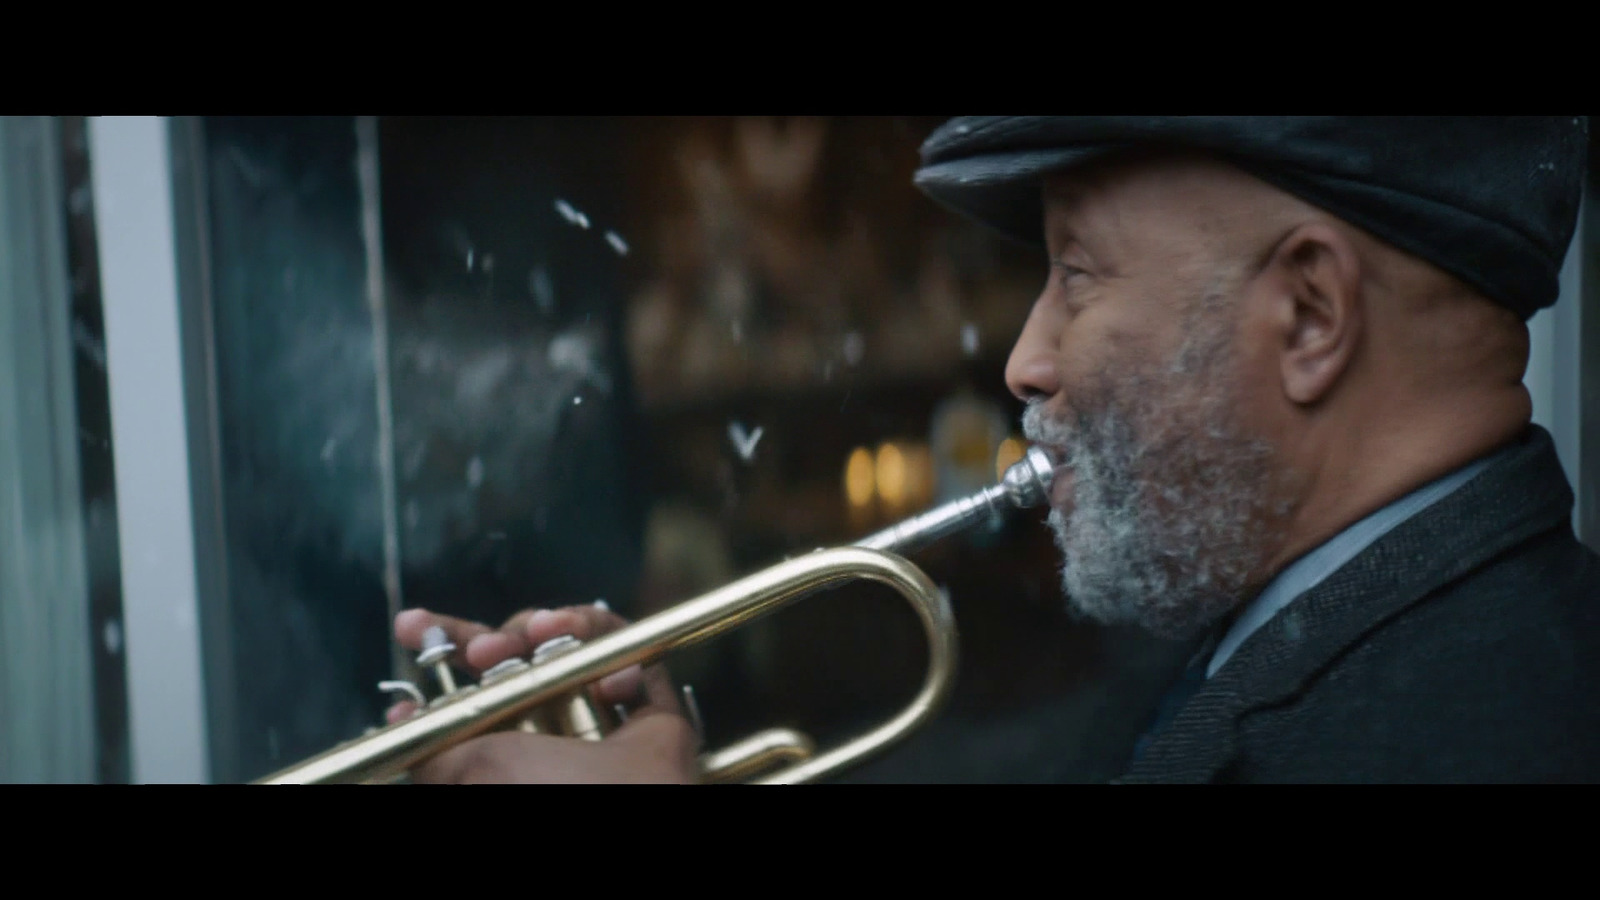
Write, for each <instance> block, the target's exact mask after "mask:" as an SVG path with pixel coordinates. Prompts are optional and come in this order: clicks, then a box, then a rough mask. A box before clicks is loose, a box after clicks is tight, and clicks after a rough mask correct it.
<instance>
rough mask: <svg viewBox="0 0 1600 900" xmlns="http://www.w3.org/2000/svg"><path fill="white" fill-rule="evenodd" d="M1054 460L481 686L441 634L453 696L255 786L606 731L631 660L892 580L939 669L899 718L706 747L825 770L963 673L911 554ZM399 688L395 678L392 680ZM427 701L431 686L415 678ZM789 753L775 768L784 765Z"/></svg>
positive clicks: (706, 773) (872, 747)
mask: <svg viewBox="0 0 1600 900" xmlns="http://www.w3.org/2000/svg"><path fill="white" fill-rule="evenodd" d="M1053 472H1054V465H1053V464H1052V463H1051V461H1050V459H1049V457H1048V456H1047V455H1046V454H1045V453H1044V451H1042V450H1040V449H1039V448H1037V447H1035V448H1030V449H1029V450H1028V452H1027V453H1026V454H1025V455H1024V457H1023V459H1022V460H1021V461H1019V462H1017V463H1016V464H1014V465H1012V466H1011V468H1010V469H1008V470H1007V471H1006V473H1005V475H1004V477H1003V478H1001V480H1000V482H999V483H998V484H996V485H994V486H992V487H989V488H986V489H984V490H982V491H979V492H977V493H975V494H972V495H970V496H968V497H964V498H961V499H958V500H955V501H952V502H949V503H946V504H944V505H942V506H939V507H936V508H934V509H932V510H930V511H928V512H925V513H922V514H921V515H918V516H914V517H912V518H910V519H908V520H906V521H904V522H901V523H899V524H896V525H893V526H890V527H889V528H886V529H884V530H882V531H879V532H877V533H875V534H873V535H871V536H869V537H867V538H864V539H862V540H860V541H857V542H856V543H854V544H852V545H849V546H845V547H836V548H832V549H818V550H816V551H814V552H812V553H808V554H806V555H804V556H800V557H798V558H795V559H790V560H786V561H784V562H781V563H778V564H776V565H774V566H771V567H768V568H766V569H763V570H761V571H758V572H756V573H754V574H752V575H749V576H746V577H744V578H742V579H740V580H738V581H735V582H734V583H732V584H729V585H727V586H725V587H721V588H718V589H716V590H713V591H710V592H708V593H706V594H702V595H701V596H699V597H696V598H694V599H691V600H688V601H685V602H684V603H681V604H679V605H677V606H674V607H672V608H671V609H667V610H663V611H662V612H659V613H656V614H655V615H652V616H649V617H647V618H644V619H641V620H639V621H638V622H635V623H633V624H632V625H629V626H626V627H624V628H622V629H619V630H617V631H614V632H612V633H610V634H606V635H602V636H601V637H598V638H595V639H594V640H592V641H589V642H588V643H583V642H580V641H578V640H576V639H575V638H571V637H568V638H558V639H557V640H555V641H551V642H549V643H547V644H545V645H544V646H541V647H540V648H538V649H537V650H536V651H535V652H534V653H533V655H532V657H531V658H530V659H529V660H522V659H512V660H507V661H505V662H504V663H501V664H500V665H498V666H495V667H494V668H492V669H490V670H489V671H488V672H485V673H484V675H483V677H482V678H481V679H480V681H479V682H478V683H477V684H471V685H465V686H460V687H458V686H457V685H456V684H455V681H454V679H453V678H452V677H451V675H450V672H449V669H448V666H447V664H446V663H445V662H444V657H445V656H447V655H448V653H449V651H450V649H451V648H450V647H449V646H448V645H442V644H437V643H435V645H434V646H431V647H427V648H425V649H424V652H423V655H422V657H421V658H419V660H418V661H419V663H422V664H424V665H430V664H431V665H432V666H433V667H434V668H435V671H436V672H437V673H438V676H439V681H440V683H441V686H442V687H443V689H444V693H443V694H442V695H441V696H439V697H437V698H435V699H434V700H432V701H431V702H427V703H425V704H422V705H421V708H420V709H419V710H418V712H417V713H416V714H414V715H413V716H412V717H411V718H409V719H407V720H405V721H402V722H396V723H394V724H392V725H388V726H386V727H384V728H381V729H375V730H371V731H369V732H368V733H367V734H366V735H363V736H362V737H359V738H355V739H353V740H350V741H347V742H345V743H343V744H340V745H338V746H336V747H334V748H333V749H331V750H328V751H326V752H324V753H321V754H319V755H317V756H314V757H312V758H310V759H308V760H305V761H303V762H300V763H298V764H296V765H293V766H290V767H289V768H286V769H283V770H281V771H279V772H276V773H274V774H272V775H269V776H267V777H265V778H261V779H258V780H256V781H255V782H253V783H254V784H334V783H390V782H394V781H397V780H403V779H404V778H405V776H406V774H407V773H408V772H409V770H410V769H411V768H412V767H414V766H416V765H417V764H418V763H420V762H422V761H423V760H426V759H428V758H430V757H431V756H434V755H436V754H438V753H441V752H443V751H445V750H447V749H449V748H451V747H454V746H456V745H458V744H460V743H462V742H464V741H467V740H470V739H472V738H474V737H478V736H480V735H483V734H487V733H489V732H492V731H498V730H502V729H508V728H517V729H520V730H523V731H528V732H534V733H545V734H561V735H567V736H572V737H577V738H581V739H585V740H600V739H601V738H603V737H604V736H605V734H607V733H608V732H609V731H610V730H611V729H612V728H614V727H615V726H616V724H617V717H616V716H614V715H612V714H610V713H609V712H608V711H606V710H604V709H603V708H602V707H601V705H600V704H598V703H596V702H594V701H593V699H592V697H591V695H590V686H591V685H592V684H593V683H594V682H596V681H598V680H600V679H601V678H604V677H605V676H607V675H610V674H611V673H613V672H617V671H620V670H622V669H625V668H627V667H628V666H631V665H650V664H651V663H653V662H656V661H657V660H659V659H661V658H662V657H663V656H665V655H666V654H668V653H671V652H672V651H674V650H677V649H680V648H683V647H687V646H690V645H692V644H696V643H699V642H702V641H705V640H708V639H710V638H713V637H715V636H717V635H719V634H722V633H724V632H727V631H729V630H731V629H733V628H736V627H738V626H739V625H741V624H744V623H746V622H749V621H750V620H752V619H754V618H756V617H758V616H761V615H765V614H767V613H770V612H773V611H775V610H778V609H781V608H783V607H784V606H787V605H788V604H790V603H792V602H794V601H795V600H797V599H799V598H800V597H803V596H806V595H808V594H811V593H813V592H816V591H819V590H822V589H824V588H827V587H829V586H831V585H836V584H838V583H840V582H843V581H847V580H851V579H861V578H864V579H867V580H870V581H876V582H879V583H881V584H884V585H887V586H889V587H891V588H893V589H894V590H896V591H897V592H899V593H900V594H901V595H902V596H903V597H904V598H905V599H906V601H907V602H909V603H910V604H911V607H912V609H913V610H914V611H915V612H916V614H917V617H918V618H919V620H920V621H921V623H922V626H923V630H924V632H925V633H926V636H927V639H928V653H929V657H928V671H927V675H926V677H925V679H924V681H923V684H922V687H921V689H920V690H919V691H918V693H917V695H916V696H915V697H914V698H913V699H912V701H911V703H910V704H909V705H907V706H906V707H905V708H904V709H903V710H902V711H901V712H900V713H899V714H898V715H896V716H895V717H894V718H892V719H890V720H889V721H887V722H885V723H883V724H882V725H879V726H878V727H876V728H873V729H871V730H869V731H867V732H866V733H864V734H861V735H859V736H857V737H855V738H852V739H850V740H848V741H846V742H844V743H843V744H841V745H839V746H837V747H835V748H834V749H832V750H829V751H828V752H826V753H823V754H821V755H815V747H814V746H813V744H812V741H811V739H810V738H809V737H807V736H806V735H804V734H801V733H799V732H796V731H793V730H791V729H785V728H773V729H768V730H766V731H762V732H758V733H757V734H755V735H752V736H751V737H748V738H745V739H744V740H741V741H738V742H736V743H734V744H733V745H731V746H729V747H726V748H723V749H721V750H716V751H710V752H707V753H703V754H702V755H701V756H700V757H699V767H700V773H701V777H702V780H704V781H706V782H729V781H739V780H742V779H744V778H746V777H747V776H751V775H753V774H755V773H759V772H768V774H766V775H763V776H760V777H757V778H754V779H752V783H759V784H797V783H802V782H807V781H814V780H816V779H818V778H821V777H823V776H825V775H828V774H830V773H832V772H835V771H838V770H839V769H842V768H844V767H846V766H849V765H852V764H854V763H857V762H860V761H861V760H863V759H865V758H867V757H869V756H871V755H873V754H875V753H877V752H879V751H881V750H882V749H884V748H885V747H887V746H889V745H890V744H892V743H894V742H896V741H898V740H900V739H901V738H903V737H905V736H906V735H907V734H908V733H910V732H911V731H912V730H913V729H915V728H917V727H919V726H920V725H922V724H924V723H925V722H927V721H928V720H929V719H930V718H931V717H932V716H933V715H934V714H936V713H937V712H938V710H939V709H940V707H941V706H942V704H943V702H944V701H945V699H946V698H947V697H948V695H949V693H950V688H951V686H952V684H953V683H954V678H955V668H956V656H957V637H956V627H955V621H954V617H953V615H952V613H951V610H950V605H949V601H948V600H947V599H946V598H945V597H944V595H943V594H942V593H941V592H940V591H939V589H938V588H937V587H936V586H935V585H934V584H933V583H932V581H930V580H929V578H928V576H927V575H926V573H924V572H923V571H922V570H921V569H919V568H917V567H916V566H915V565H913V564H912V563H910V562H909V561H907V560H906V559H905V558H904V557H903V556H902V554H905V553H909V552H910V551H912V550H914V549H917V548H919V547H922V546H925V545H926V544H928V543H930V542H932V541H935V540H938V539H939V538H942V537H944V536H946V535H949V534H952V533H955V532H957V531H961V530H964V529H966V528H968V527H972V526H974V525H978V524H981V523H983V522H986V521H990V520H992V519H993V518H995V517H999V516H1003V515H1006V514H1008V513H1010V512H1013V511H1015V510H1017V509H1025V508H1028V507H1033V506H1037V505H1039V504H1041V503H1043V502H1044V501H1045V499H1046V498H1047V496H1048V493H1049V485H1050V479H1051V476H1052V474H1053ZM386 684H389V685H391V686H392V684H393V683H386ZM406 687H407V688H408V689H409V691H410V692H412V693H413V696H415V697H416V698H417V699H421V693H420V691H416V690H415V688H412V687H410V686H409V685H407V686H406ZM781 762H792V763H793V764H792V765H789V766H788V767H786V768H782V769H780V770H778V771H776V772H770V771H768V770H769V769H770V768H771V766H772V765H773V764H774V763H781Z"/></svg>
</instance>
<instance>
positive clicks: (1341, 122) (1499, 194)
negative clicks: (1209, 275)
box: [915, 116, 1589, 320]
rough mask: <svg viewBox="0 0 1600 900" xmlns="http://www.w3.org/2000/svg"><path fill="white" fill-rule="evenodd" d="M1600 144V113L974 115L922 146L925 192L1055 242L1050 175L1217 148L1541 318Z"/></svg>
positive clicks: (1028, 236)
mask: <svg viewBox="0 0 1600 900" xmlns="http://www.w3.org/2000/svg"><path fill="white" fill-rule="evenodd" d="M1588 144H1589V123H1588V118H1587V117H1586V116H963V117H958V118H955V119H952V120H950V121H949V122H946V123H945V124H944V125H942V126H940V127H939V128H938V129H937V130H936V131H935V132H934V133H933V134H932V135H930V136H929V137H928V139H927V140H926V141H925V142H923V145H922V167H921V168H920V169H919V170H918V171H917V174H916V177H915V183H916V185H917V187H918V188H920V189H921V190H922V191H923V192H924V193H926V194H927V195H928V196H929V197H931V198H932V199H933V200H935V201H936V202H938V203H940V204H941V205H943V206H945V207H947V208H949V209H951V210H954V211H955V212H958V213H961V214H963V215H966V216H969V217H971V218H973V219H976V220H977V221H979V222H982V223H984V224H986V225H988V226H990V227H992V228H994V229H996V230H998V231H1000V232H1001V233H1003V234H1005V235H1008V236H1010V237H1012V238H1015V239H1017V240H1020V241H1023V242H1025V243H1027V244H1031V245H1035V246H1040V245H1042V244H1043V242H1044V241H1043V217H1044V208H1043V201H1042V198H1041V195H1040V188H1041V183H1042V179H1043V177H1044V176H1045V175H1046V174H1049V173H1053V172H1059V171H1063V170H1066V169H1069V168H1072V167H1074V166H1077V165H1080V164H1082V163H1084V162H1087V161H1090V160H1096V159H1101V158H1104V157H1106V156H1109V155H1111V154H1114V153H1116V152H1118V151H1119V150H1123V149H1129V148H1153V147H1166V148H1173V149H1188V150H1198V151H1203V152H1208V153H1211V154H1213V155H1215V156H1218V157H1220V158H1223V159H1225V160H1227V161H1229V162H1231V163H1233V164H1234V165H1237V166H1238V167H1239V168H1241V169H1243V170H1245V171H1247V172H1249V173H1250V174H1252V175H1254V176H1255V177H1257V178H1260V179H1261V180H1263V181H1265V182H1267V183H1269V184H1273V185H1275V186H1277V187H1278V188H1280V189H1281V190H1284V191H1287V192H1288V193H1290V194H1293V195H1295V196H1297V197H1299V198H1301V199H1303V200H1305V201H1306V202H1308V203H1311V204H1312V205H1314V206H1317V207H1319V208H1321V209H1324V210H1326V211H1328V212H1329V213H1331V214H1333V215H1335V216H1337V217H1339V218H1341V219H1343V220H1344V221H1346V222H1349V223H1350V224H1352V225H1355V226H1357V227H1359V228H1362V229H1364V230H1366V231H1367V232H1369V233H1371V234H1372V235H1373V236H1375V237H1377V238H1379V239H1381V240H1384V241H1386V242H1388V243H1390V244H1392V245H1393V246H1395V247H1397V248H1399V249H1401V250H1404V251H1406V252H1408V253H1411V254H1413V255H1415V256H1418V257H1420V258H1422V259H1424V260H1427V261H1429V262H1431V263H1433V264H1434V265H1436V266H1438V267H1439V268H1441V269H1443V270H1445V271H1447V272H1449V273H1451V274H1453V275H1455V276H1456V277H1457V278H1460V279H1461V280H1462V281H1464V282H1466V283H1467V284H1469V285H1471V286H1472V287H1474V288H1476V289H1478V290H1480V291H1482V292H1483V293H1484V294H1485V295H1487V296H1488V297H1489V298H1490V299H1491V300H1494V301H1496V302H1498V303H1500V304H1502V305H1504V306H1507V307H1509V308H1511V309H1512V310H1514V311H1515V312H1517V313H1518V314H1519V315H1521V316H1522V318H1523V319H1524V320H1526V319H1528V318H1530V317H1531V316H1532V315H1533V314H1534V313H1535V312H1537V311H1539V310H1540V309H1543V308H1545V307H1548V306H1551V305H1553V304H1554V303H1555V302H1556V298H1557V296H1559V293H1560V286H1559V279H1560V272H1561V264H1562V261H1563V259H1565V257H1566V253H1567V247H1568V245H1569V244H1570V243H1571V241H1572V235H1573V232H1574V231H1575V230H1576V228H1577V218H1578V205H1579V200H1580V198H1581V195H1582V190H1583V177H1584V168H1585V166H1586V164H1587V161H1588Z"/></svg>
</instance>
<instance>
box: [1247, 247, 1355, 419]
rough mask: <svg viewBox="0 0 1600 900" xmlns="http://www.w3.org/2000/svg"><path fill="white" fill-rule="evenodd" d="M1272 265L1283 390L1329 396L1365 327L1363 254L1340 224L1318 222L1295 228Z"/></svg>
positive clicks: (1305, 399)
mask: <svg viewBox="0 0 1600 900" xmlns="http://www.w3.org/2000/svg"><path fill="white" fill-rule="evenodd" d="M1268 267H1269V268H1270V269H1272V270H1273V275H1274V278H1273V283H1274V285H1275V286H1277V287H1278V288H1279V289H1280V291H1281V293H1280V294H1279V296H1278V297H1277V298H1276V299H1275V302H1276V303H1277V304H1278V305H1277V306H1276V307H1275V309H1274V315H1273V322H1274V327H1275V328H1276V340H1275V344H1274V345H1275V346H1276V348H1277V350H1278V355H1279V361H1280V364H1279V371H1280V375H1281V377H1282V379H1283V392H1284V396H1285V397H1287V398H1288V399H1289V400H1290V401H1291V402H1293V403H1295V404H1297V405H1301V406H1309V405H1312V404H1315V403H1317V402H1318V401H1320V400H1322V399H1323V398H1324V397H1326V396H1327V394H1328V392H1329V391H1330V390H1332V389H1333V386H1334V385H1335V384H1337V383H1338V381H1339V378H1340V376H1342V375H1343V374H1344V373H1345V371H1346V370H1347V369H1348V368H1349V366H1350V361H1351V360H1352V359H1353V358H1354V356H1355V351H1356V346H1357V344H1358V343H1359V340H1360V337H1361V327H1362V309H1361V303H1362V260H1361V256H1360V254H1358V253H1357V252H1356V247H1355V245H1354V244H1353V243H1352V242H1351V241H1350V239H1349V238H1348V237H1347V236H1346V235H1344V234H1343V233H1341V232H1340V231H1339V230H1338V229H1336V228H1334V227H1332V226H1330V225H1327V224H1325V223H1320V222H1313V223H1308V224H1305V225H1301V226H1299V227H1297V228H1295V229H1294V230H1293V231H1291V232H1290V233H1289V234H1288V235H1287V236H1286V237H1285V238H1284V239H1283V240H1282V241H1280V242H1279V244H1278V247H1277V249H1276V250H1275V251H1274V252H1273V254H1272V257H1271V260H1270V261H1269V263H1268Z"/></svg>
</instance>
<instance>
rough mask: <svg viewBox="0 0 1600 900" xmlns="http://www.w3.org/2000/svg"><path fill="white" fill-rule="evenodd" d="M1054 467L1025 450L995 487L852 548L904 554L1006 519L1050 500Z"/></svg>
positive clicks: (1046, 457)
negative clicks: (990, 522) (1001, 518)
mask: <svg viewBox="0 0 1600 900" xmlns="http://www.w3.org/2000/svg"><path fill="white" fill-rule="evenodd" d="M1054 474H1055V464H1054V463H1053V462H1052V461H1051V460H1050V456H1049V455H1048V454H1047V453H1045V452H1044V451H1043V450H1041V449H1039V448H1038V447H1029V448H1028V452H1027V453H1025V454H1023V457H1022V459H1021V460H1019V461H1017V462H1015V463H1013V464H1012V465H1011V467H1010V468H1009V469H1006V473H1005V476H1004V477H1002V478H1001V479H1000V482H999V483H998V484H995V485H993V486H991V487H987V488H984V489H983V490H981V491H978V492H977V493H974V494H970V495H968V496H965V497H960V498H957V499H955V500H952V501H950V502H949V503H945V504H942V505H940V506H936V507H934V508H933V509H930V510H928V511H927V512H924V513H920V514H918V515H915V516H912V517H911V518H909V519H905V520H902V521H900V522H896V523H895V524H893V525H890V526H889V527H888V528H885V529H883V530H882V531H879V532H876V533H874V534H870V535H868V536H866V537H864V538H862V539H861V540H859V541H856V542H855V544H854V546H856V547H866V548H867V549H869V550H887V551H889V552H891V553H899V554H906V553H910V552H912V551H915V550H918V549H920V548H922V547H926V546H927V545H929V544H931V543H933V542H934V541H937V540H939V539H941V538H944V537H946V536H948V535H952V534H955V533H956V532H959V531H965V530H967V529H968V528H972V527H974V526H976V525H979V524H981V523H982V522H984V521H985V520H988V519H990V518H992V517H1003V516H1007V515H1010V514H1011V513H1013V512H1016V511H1017V510H1020V509H1028V508H1031V507H1035V506H1039V505H1040V504H1042V503H1044V502H1045V501H1046V500H1047V499H1049V496H1050V480H1051V477H1052V476H1053V475H1054Z"/></svg>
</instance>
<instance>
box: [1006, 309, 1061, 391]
mask: <svg viewBox="0 0 1600 900" xmlns="http://www.w3.org/2000/svg"><path fill="white" fill-rule="evenodd" d="M1050 319H1051V317H1050V316H1049V315H1046V314H1045V313H1044V311H1043V310H1042V309H1041V308H1040V306H1035V307H1034V309H1033V312H1032V313H1031V314H1030V315H1029V316H1028V321H1027V322H1026V323H1025V324H1024V325H1023V326H1022V334H1021V335H1019V336H1018V337H1017V343H1016V345H1015V346H1013V347H1012V348H1011V358H1010V359H1008V360H1007V361H1006V387H1008V388H1010V390H1011V393H1012V394H1013V395H1015V396H1016V398H1017V399H1018V400H1021V401H1023V402H1028V401H1030V400H1035V399H1044V398H1048V397H1053V396H1055V395H1056V393H1058V392H1059V391H1060V390H1061V368H1060V364H1061V359H1060V354H1059V352H1058V351H1059V348H1060V332H1059V328H1056V327H1055V325H1056V324H1058V323H1053V322H1052V321H1050Z"/></svg>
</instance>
